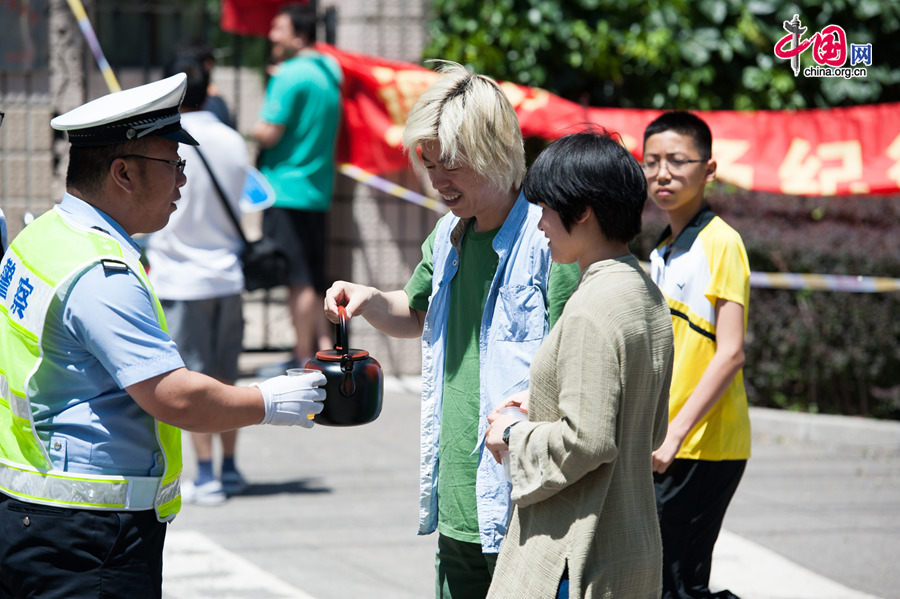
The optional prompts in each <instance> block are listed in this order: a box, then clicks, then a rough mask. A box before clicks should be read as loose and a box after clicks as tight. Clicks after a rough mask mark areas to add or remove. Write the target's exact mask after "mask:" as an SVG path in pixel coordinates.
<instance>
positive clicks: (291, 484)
mask: <svg viewBox="0 0 900 599" xmlns="http://www.w3.org/2000/svg"><path fill="white" fill-rule="evenodd" d="M331 492H332V489H331V487H323V486H319V485H315V483H314V481H313V480H310V479H301V480H289V481H284V482H278V483H252V484H249V485H247V488H246V489H244V490H243V491H242V492H241V493H238V494H237V495H234V497H260V496H264V495H310V494H319V493H331Z"/></svg>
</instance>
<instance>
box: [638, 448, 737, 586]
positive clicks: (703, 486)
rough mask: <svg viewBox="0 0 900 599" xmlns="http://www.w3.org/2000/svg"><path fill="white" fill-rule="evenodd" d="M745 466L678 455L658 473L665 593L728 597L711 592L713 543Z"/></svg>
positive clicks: (658, 511) (730, 461)
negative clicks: (678, 456) (678, 458)
mask: <svg viewBox="0 0 900 599" xmlns="http://www.w3.org/2000/svg"><path fill="white" fill-rule="evenodd" d="M746 466H747V461H746V460H726V461H721V462H710V461H703V460H675V461H674V462H673V463H672V465H671V466H669V468H668V470H666V471H665V472H664V473H663V474H658V473H654V475H653V480H654V487H655V490H656V509H657V514H658V515H659V527H660V532H661V533H662V542H663V594H662V597H663V599H706V598H710V597H715V598H720V599H725V598H733V597H736V595H734V594H733V593H731V592H729V591H720V592H718V593H712V592H710V590H709V573H710V570H711V568H712V553H713V547H714V546H715V544H716V539H717V538H718V537H719V530H720V529H721V528H722V520H723V519H724V518H725V510H727V509H728V504H729V503H730V502H731V498H732V497H733V496H734V492H735V490H736V489H737V486H738V483H740V482H741V477H742V476H743V474H744V468H745V467H746Z"/></svg>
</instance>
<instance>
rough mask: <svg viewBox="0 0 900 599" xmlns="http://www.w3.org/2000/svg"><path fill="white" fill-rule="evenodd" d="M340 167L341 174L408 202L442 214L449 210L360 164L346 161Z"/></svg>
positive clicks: (435, 201)
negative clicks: (364, 168)
mask: <svg viewBox="0 0 900 599" xmlns="http://www.w3.org/2000/svg"><path fill="white" fill-rule="evenodd" d="M338 168H339V170H340V171H341V174H344V175H347V176H348V177H350V178H351V179H354V180H356V181H359V182H360V183H364V184H366V185H368V186H369V187H374V188H375V189H377V190H379V191H383V192H384V193H386V194H389V195H392V196H394V197H398V198H400V199H401V200H406V201H407V202H412V203H413V204H417V205H419V206H422V207H423V208H428V209H429V210H434V211H435V212H440V213H441V214H443V213H445V212H447V207H446V206H444V204H443V203H442V202H439V201H437V200H435V199H433V198H429V197H428V196H425V195H422V194H421V193H417V192H415V191H413V190H411V189H407V188H405V187H403V186H402V185H397V184H396V183H393V182H391V181H388V180H387V179H382V178H381V177H379V176H378V175H374V174H372V173H370V172H369V171H366V170H363V169H361V168H359V167H358V166H354V165H352V164H348V163H346V162H345V163H343V164H341V165H340V167H338Z"/></svg>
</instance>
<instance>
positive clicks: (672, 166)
mask: <svg viewBox="0 0 900 599" xmlns="http://www.w3.org/2000/svg"><path fill="white" fill-rule="evenodd" d="M707 160H708V159H707V158H698V159H697V160H688V159H685V158H664V159H662V160H655V159H650V160H645V161H644V162H642V163H641V168H642V169H644V174H645V175H647V176H648V177H653V176H655V175H657V174H658V173H659V169H660V168H662V167H661V164H662V163H663V162H665V163H666V169H667V170H668V171H669V172H670V173H672V174H673V175H678V174H681V173H683V172H684V171H685V169H686V168H687V165H689V164H695V163H698V162H706V161H707Z"/></svg>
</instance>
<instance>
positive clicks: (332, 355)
mask: <svg viewBox="0 0 900 599" xmlns="http://www.w3.org/2000/svg"><path fill="white" fill-rule="evenodd" d="M348 354H349V356H350V359H351V360H353V361H354V362H355V361H357V360H365V359H366V358H368V357H369V352H367V351H366V350H364V349H353V348H350V349H349V350H347V351H346V352H345V351H344V350H343V349H341V348H340V347H335V348H334V349H320V350H319V351H317V352H316V359H318V360H323V361H325V362H340V361H341V360H344V359H346V356H347V355H348Z"/></svg>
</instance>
